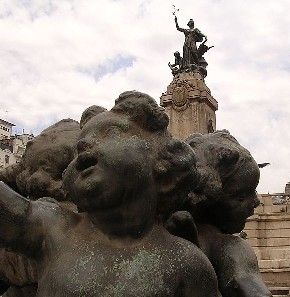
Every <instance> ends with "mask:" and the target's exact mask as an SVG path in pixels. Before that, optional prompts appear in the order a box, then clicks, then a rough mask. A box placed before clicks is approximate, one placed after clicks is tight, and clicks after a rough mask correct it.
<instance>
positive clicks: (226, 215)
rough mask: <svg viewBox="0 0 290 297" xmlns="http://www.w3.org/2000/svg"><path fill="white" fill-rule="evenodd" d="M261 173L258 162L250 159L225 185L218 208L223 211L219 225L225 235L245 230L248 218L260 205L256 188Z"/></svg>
mask: <svg viewBox="0 0 290 297" xmlns="http://www.w3.org/2000/svg"><path fill="white" fill-rule="evenodd" d="M259 177H260V172H259V168H258V166H257V164H256V162H255V161H254V160H253V159H252V158H248V159H247V160H246V161H245V162H244V163H243V164H242V165H241V166H240V168H239V169H238V170H237V172H236V173H235V174H233V175H232V176H231V177H230V178H228V179H227V180H226V181H225V183H224V185H223V192H222V195H221V197H220V199H219V202H218V203H217V205H216V207H218V208H220V209H221V210H222V213H221V216H220V217H219V221H220V222H219V224H220V226H221V228H222V229H223V231H224V232H225V233H237V232H240V231H242V230H243V229H244V227H245V223H246V221H247V218H248V217H250V216H251V215H253V214H254V209H255V208H256V207H257V206H258V205H259V204H260V201H259V199H258V197H257V192H256V187H257V185H258V183H259Z"/></svg>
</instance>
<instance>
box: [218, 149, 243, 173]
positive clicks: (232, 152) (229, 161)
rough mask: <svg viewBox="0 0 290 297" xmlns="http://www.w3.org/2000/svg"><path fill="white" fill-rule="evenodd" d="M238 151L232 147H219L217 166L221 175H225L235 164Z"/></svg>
mask: <svg viewBox="0 0 290 297" xmlns="http://www.w3.org/2000/svg"><path fill="white" fill-rule="evenodd" d="M239 157H240V153H239V151H238V150H237V149H235V148H233V147H226V146H223V147H220V148H219V149H218V151H217V161H218V162H217V167H218V169H219V171H220V173H221V175H225V174H226V175H227V174H228V173H229V172H230V171H231V170H233V168H234V167H235V166H236V164H237V162H238V160H239Z"/></svg>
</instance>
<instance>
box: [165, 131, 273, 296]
mask: <svg viewBox="0 0 290 297" xmlns="http://www.w3.org/2000/svg"><path fill="white" fill-rule="evenodd" d="M186 142H187V143H189V144H190V146H191V147H192V148H193V150H194V152H195V154H196V156H197V169H198V172H199V176H200V183H199V186H198V187H197V188H196V189H195V191H194V193H192V195H191V198H190V199H189V200H188V202H187V203H186V204H185V209H186V210H187V211H189V212H190V213H191V214H192V216H193V218H192V217H191V216H190V215H189V213H187V212H185V213H184V212H177V213H176V214H174V215H173V216H172V217H171V218H170V219H169V221H168V222H167V223H166V226H167V228H168V229H169V230H170V231H171V232H172V233H173V234H175V235H179V236H182V237H184V238H186V239H187V240H190V241H192V242H194V243H195V244H196V245H197V246H199V247H200V248H201V249H202V251H203V252H204V253H205V254H206V255H207V257H208V258H209V260H210V261H211V263H212V265H213V267H214V269H215V272H216V274H217V277H218V283H219V289H220V292H221V294H222V296H224V297H232V296H237V297H252V296H261V297H269V296H272V295H271V293H270V292H269V290H268V289H267V288H266V286H265V284H264V282H263V280H262V278H261V274H260V272H259V267H258V263H257V259H256V256H255V253H254V251H253V249H252V248H251V247H250V245H249V244H248V243H247V242H246V241H245V240H244V239H242V238H240V237H238V236H234V235H232V234H233V233H238V232H240V231H242V229H243V228H244V226H245V223H246V220H247V218H248V217H249V216H251V215H252V214H253V213H254V208H255V207H257V206H258V205H259V203H260V202H259V200H258V198H257V195H256V192H255V189H256V186H257V184H258V181H259V169H258V165H257V164H256V162H255V161H254V159H253V158H252V156H251V154H250V153H249V151H247V150H246V149H245V148H243V147H242V146H241V145H240V144H239V143H238V142H237V140H236V139H235V138H234V137H232V136H231V135H230V134H229V132H228V131H226V130H223V131H217V132H213V133H211V134H206V135H201V134H193V135H192V136H190V137H189V138H188V139H187V140H186ZM193 219H194V222H195V224H196V225H195V224H194V222H193Z"/></svg>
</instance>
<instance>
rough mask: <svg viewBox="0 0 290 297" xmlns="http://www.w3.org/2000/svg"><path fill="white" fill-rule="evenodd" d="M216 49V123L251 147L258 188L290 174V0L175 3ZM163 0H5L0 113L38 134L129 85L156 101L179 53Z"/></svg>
mask: <svg viewBox="0 0 290 297" xmlns="http://www.w3.org/2000/svg"><path fill="white" fill-rule="evenodd" d="M176 6H178V8H179V9H180V11H179V12H178V19H179V23H180V26H182V27H186V24H187V22H188V19H189V18H193V19H194V20H195V24H196V26H197V27H198V28H199V29H200V30H201V31H202V32H203V33H205V34H206V35H207V36H208V38H209V42H208V43H209V44H210V45H214V46H215V47H214V48H213V49H212V50H211V51H209V52H208V53H207V54H206V59H207V61H208V63H209V67H208V77H207V78H206V84H207V85H208V87H209V88H210V89H211V91H212V94H213V96H214V97H215V98H216V99H217V100H218V102H219V111H218V112H217V123H218V127H219V128H226V129H228V130H229V131H231V133H232V134H233V135H234V136H235V137H236V138H237V139H238V140H239V141H240V142H241V144H243V145H244V146H245V147H247V148H248V149H249V150H250V151H251V152H252V154H253V156H254V157H255V158H256V160H257V161H258V162H270V163H271V166H268V167H266V168H264V169H262V174H261V182H260V185H259V191H260V192H268V191H269V192H279V191H283V189H284V185H285V183H286V182H287V181H288V180H290V168H289V165H288V164H289V163H290V162H289V161H290V152H289V149H288V143H289V142H290V132H289V131H290V121H289V118H290V100H289V99H290V85H289V81H290V62H289V52H290V38H289V34H288V28H289V27H290V19H289V17H288V11H289V9H290V3H289V1H288V0H279V1H276V2H273V1H270V0H256V1H254V2H253V1H251V0H231V1H229V0H203V1H189V0H182V1H179V3H178V5H177V4H176ZM171 12H172V7H171V3H168V1H165V0H151V1H145V0H143V1H142V0H137V1H136V0H135V1H133V0H122V1H113V0H98V1H95V0H70V1H69V0H50V1H49V0H41V1H39V0H30V1H27V0H26V1H24V0H22V1H20V0H2V1H1V2H0V67H1V71H0V90H1V100H0V117H2V118H6V111H9V112H8V120H9V121H11V122H13V123H15V124H17V127H16V129H17V130H18V131H21V130H22V129H23V128H24V129H25V130H26V131H33V132H39V131H40V130H41V129H43V128H45V127H46V126H48V125H49V124H50V123H52V122H53V121H56V120H58V119H61V118H67V117H71V118H74V119H79V118H80V115H81V112H82V111H83V110H84V109H85V108H86V107H88V106H89V105H92V104H99V105H103V106H105V107H107V108H110V107H112V106H113V104H114V100H115V98H117V96H118V95H119V93H121V92H122V91H125V90H130V89H138V90H141V91H144V92H147V93H149V94H150V95H152V96H153V97H155V98H156V99H157V100H158V98H159V96H160V95H161V93H162V92H164V91H165V90H166V87H167V85H168V84H169V83H170V81H171V80H172V76H171V73H170V71H169V69H168V67H167V63H168V62H169V61H173V52H174V51H176V50H179V51H182V44H183V38H184V37H183V34H181V33H180V32H178V31H176V29H175V26H174V20H173V15H172V14H171Z"/></svg>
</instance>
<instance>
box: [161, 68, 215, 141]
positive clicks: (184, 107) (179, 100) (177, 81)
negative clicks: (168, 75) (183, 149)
mask: <svg viewBox="0 0 290 297" xmlns="http://www.w3.org/2000/svg"><path fill="white" fill-rule="evenodd" d="M160 104H161V106H162V107H164V108H165V110H166V113H167V114H168V116H169V118H170V124H169V131H170V132H171V133H172V135H173V136H174V137H178V138H181V139H185V138H187V137H188V136H189V135H190V134H192V133H196V132H199V133H208V132H209V127H208V126H209V124H210V120H211V121H212V128H213V129H214V130H215V127H216V116H215V111H216V110H217V109H218V103H217V101H216V100H215V99H214V98H213V97H212V95H211V92H210V89H209V88H208V87H207V86H206V84H205V82H204V78H203V77H202V75H201V74H200V73H199V72H181V73H178V74H176V75H175V76H174V78H173V81H172V82H171V83H170V84H169V86H168V87H167V91H166V92H165V93H163V94H162V96H161V97H160Z"/></svg>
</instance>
